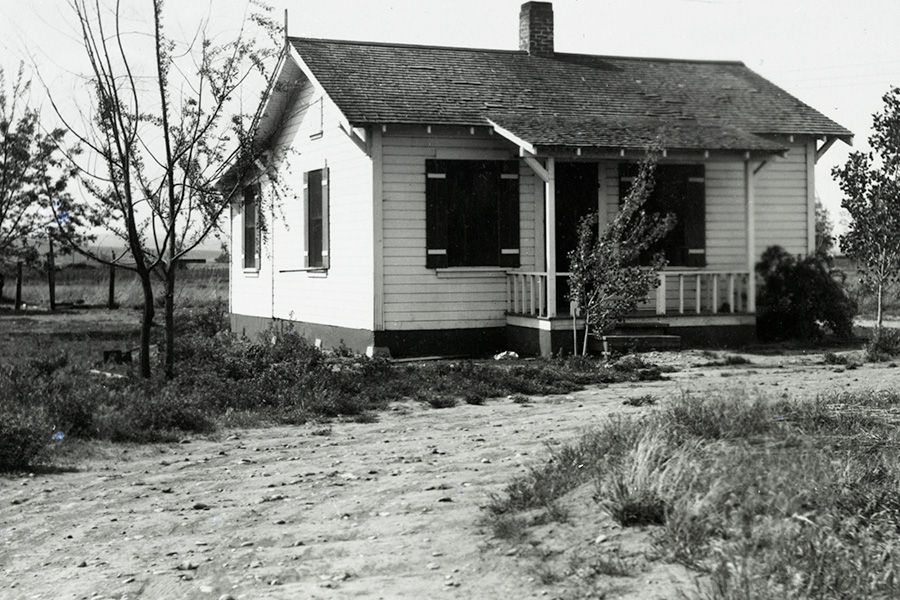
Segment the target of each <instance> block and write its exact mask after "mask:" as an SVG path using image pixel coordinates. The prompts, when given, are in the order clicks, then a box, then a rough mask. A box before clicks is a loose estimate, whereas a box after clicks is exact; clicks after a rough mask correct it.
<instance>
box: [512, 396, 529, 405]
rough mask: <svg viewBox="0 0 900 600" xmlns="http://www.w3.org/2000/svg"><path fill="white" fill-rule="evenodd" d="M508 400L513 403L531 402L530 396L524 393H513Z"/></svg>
mask: <svg viewBox="0 0 900 600" xmlns="http://www.w3.org/2000/svg"><path fill="white" fill-rule="evenodd" d="M509 399H510V400H512V401H513V403H515V404H529V403H530V402H531V398H529V397H528V396H526V395H525V394H513V395H511V396H510V397H509Z"/></svg>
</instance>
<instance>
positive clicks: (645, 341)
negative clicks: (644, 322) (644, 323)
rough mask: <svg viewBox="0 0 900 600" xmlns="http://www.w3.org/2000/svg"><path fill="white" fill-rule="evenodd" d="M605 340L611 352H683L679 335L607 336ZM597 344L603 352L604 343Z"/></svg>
mask: <svg viewBox="0 0 900 600" xmlns="http://www.w3.org/2000/svg"><path fill="white" fill-rule="evenodd" d="M603 339H605V340H606V344H607V349H608V350H609V351H610V352H631V351H636V352H646V351H648V350H681V336H678V335H607V336H604V338H603ZM596 344H597V346H598V348H597V349H598V350H599V351H601V352H602V351H603V341H602V340H596Z"/></svg>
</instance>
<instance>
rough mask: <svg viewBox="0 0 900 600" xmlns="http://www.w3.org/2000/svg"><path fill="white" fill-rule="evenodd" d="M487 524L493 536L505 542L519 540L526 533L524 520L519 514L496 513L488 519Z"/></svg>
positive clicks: (526, 527) (522, 538) (524, 536)
mask: <svg viewBox="0 0 900 600" xmlns="http://www.w3.org/2000/svg"><path fill="white" fill-rule="evenodd" d="M489 525H490V528H491V533H492V534H493V535H494V537H495V538H497V539H500V540H504V541H507V542H514V543H517V542H521V541H522V540H524V539H525V538H526V537H527V535H528V526H527V523H526V520H525V518H524V517H522V516H520V515H513V514H505V515H497V516H496V517H494V518H492V519H490V521H489Z"/></svg>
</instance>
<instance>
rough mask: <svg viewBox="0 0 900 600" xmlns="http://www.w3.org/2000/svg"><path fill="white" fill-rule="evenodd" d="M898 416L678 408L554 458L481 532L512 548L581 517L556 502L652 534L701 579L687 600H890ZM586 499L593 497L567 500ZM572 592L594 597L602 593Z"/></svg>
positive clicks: (831, 405)
mask: <svg viewBox="0 0 900 600" xmlns="http://www.w3.org/2000/svg"><path fill="white" fill-rule="evenodd" d="M898 416H900V394H897V393H895V392H866V393H854V394H840V395H834V396H830V397H824V398H818V399H815V400H808V401H791V400H787V399H783V398H782V399H778V400H770V399H768V398H765V397H750V396H748V395H747V394H746V393H738V392H734V393H730V394H722V395H720V396H713V397H704V398H699V397H694V396H690V395H684V396H682V397H679V398H676V399H673V400H670V401H668V402H663V403H661V406H660V407H659V408H657V409H654V410H653V411H652V412H651V413H650V415H649V416H648V417H646V418H643V419H637V418H634V419H631V418H627V417H619V418H614V419H611V420H610V421H609V422H607V423H606V424H605V425H604V426H603V427H601V428H599V429H597V430H594V431H592V432H589V433H587V434H586V435H585V436H584V437H583V438H582V439H581V440H580V441H578V442H577V443H575V444H572V445H569V446H565V447H563V448H562V449H559V450H557V451H555V452H554V453H553V454H552V457H551V460H550V461H549V462H548V463H547V464H546V465H543V466H540V467H536V468H534V469H533V470H532V471H530V472H529V473H528V474H526V475H523V476H521V477H518V478H516V479H514V480H513V481H512V482H510V484H509V485H508V487H507V488H506V490H505V491H504V493H502V494H500V495H499V496H498V497H495V498H494V499H493V500H492V502H491V503H490V504H489V505H488V506H487V507H486V513H485V520H486V522H487V523H488V524H490V525H491V526H492V527H493V529H494V532H495V534H496V535H498V536H499V537H506V538H507V539H514V540H517V541H523V540H526V539H527V538H528V526H529V525H533V524H536V523H537V524H541V523H545V522H547V521H548V520H553V519H560V520H564V519H566V518H567V517H568V515H570V514H572V513H575V512H578V513H579V514H581V513H583V512H584V511H575V510H573V509H574V508H575V507H573V506H571V504H567V502H569V503H571V502H572V501H577V502H581V503H583V502H584V501H585V498H590V500H588V501H589V502H591V503H594V504H595V506H596V508H597V509H602V510H604V511H606V512H607V513H608V514H609V515H611V517H612V518H613V519H615V521H617V522H618V523H619V525H621V526H623V527H629V526H634V525H640V526H651V527H652V531H653V535H654V536H655V537H654V540H655V544H656V546H657V548H658V552H659V554H660V555H661V556H664V557H668V558H669V559H670V560H674V561H677V562H680V563H682V564H685V565H688V566H690V567H691V568H693V569H695V570H697V571H698V572H700V573H701V574H703V576H702V577H701V578H700V580H699V581H700V583H699V584H698V585H697V588H696V589H694V590H683V591H684V592H685V593H687V595H688V596H690V595H693V596H694V597H697V598H702V599H704V600H732V599H735V600H736V599H742V600H753V599H760V600H762V599H768V598H897V597H900V492H898V490H900V456H898V453H897V445H898V441H900V434H898V433H897V431H896V419H897V418H898ZM585 486H587V487H589V488H590V489H592V490H593V491H594V493H593V494H579V493H577V490H578V489H580V488H582V487H585ZM573 499H574V500H573ZM579 508H583V507H579ZM535 513H537V514H538V516H535ZM525 515H528V518H527V519H526V517H525ZM576 525H577V524H576ZM526 546H528V545H527V544H526ZM593 551H594V552H595V553H596V554H597V556H596V557H595V559H596V560H594V562H597V561H600V562H603V561H604V560H607V559H608V557H606V556H605V555H603V554H602V553H601V550H600V549H599V547H597V548H596V549H595V550H593ZM543 558H544V560H543V565H544V566H542V569H545V570H546V569H547V568H548V566H547V565H548V564H552V561H549V562H548V560H547V558H546V557H543ZM566 572H569V573H572V574H574V571H572V570H569V571H566ZM582 575H583V574H582ZM545 576H546V573H545ZM557 578H562V576H557ZM579 585H582V586H587V587H593V589H592V590H591V591H592V592H599V591H603V589H604V586H606V585H608V581H607V580H604V579H603V578H601V577H596V578H595V579H593V580H591V581H588V582H585V580H584V578H583V577H582V578H581V579H580V580H579ZM579 593H586V592H585V590H584V589H582V590H581V592H579ZM579 597H580V596H579Z"/></svg>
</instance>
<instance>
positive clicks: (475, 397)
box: [463, 392, 484, 406]
mask: <svg viewBox="0 0 900 600" xmlns="http://www.w3.org/2000/svg"><path fill="white" fill-rule="evenodd" d="M463 400H464V401H465V403H466V404H473V405H475V406H484V396H483V395H481V394H479V393H477V392H466V393H465V394H464V395H463Z"/></svg>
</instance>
